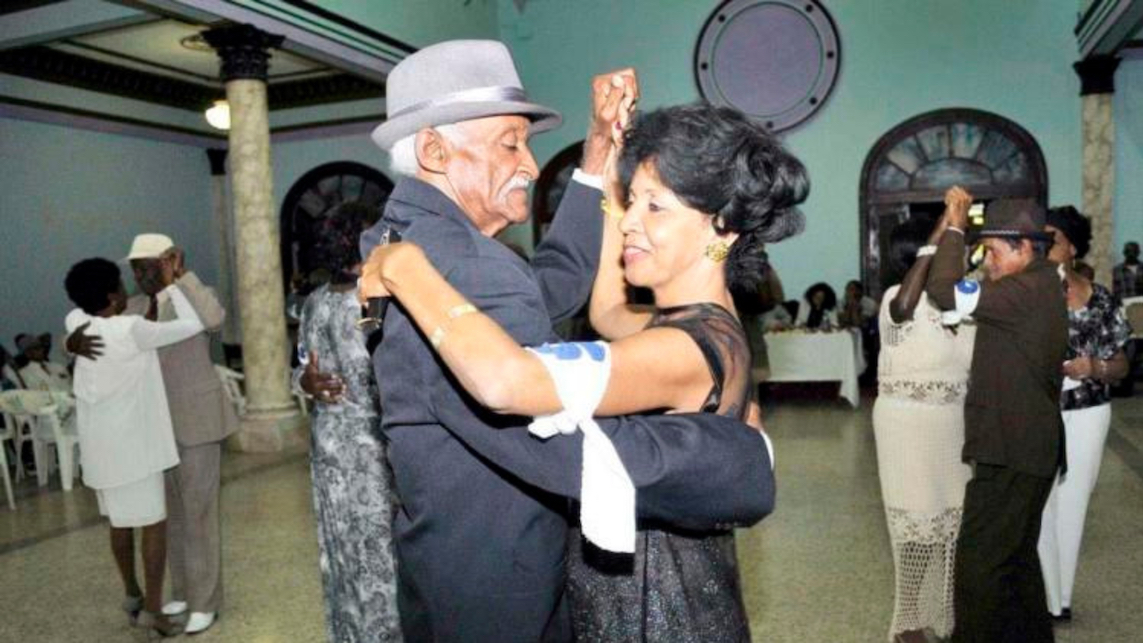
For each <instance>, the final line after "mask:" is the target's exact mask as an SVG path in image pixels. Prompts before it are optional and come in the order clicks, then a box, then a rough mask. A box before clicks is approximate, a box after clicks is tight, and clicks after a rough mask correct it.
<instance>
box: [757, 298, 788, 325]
mask: <svg viewBox="0 0 1143 643" xmlns="http://www.w3.org/2000/svg"><path fill="white" fill-rule="evenodd" d="M795 303H796V302H795ZM760 320H761V322H762V331H763V332H770V331H772V330H786V329H789V328H793V327H794V317H793V315H791V314H790V310H789V308H787V307H786V305H785V304H780V305H778V306H774V308H773V309H771V310H768V311H766V312H765V313H763V314H762V316H761V317H760Z"/></svg>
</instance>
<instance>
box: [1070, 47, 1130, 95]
mask: <svg viewBox="0 0 1143 643" xmlns="http://www.w3.org/2000/svg"><path fill="white" fill-rule="evenodd" d="M1117 67H1119V58H1118V57H1116V56H1111V55H1099V56H1088V57H1087V58H1084V59H1083V60H1081V61H1079V62H1077V63H1075V64H1074V65H1072V69H1075V70H1076V74H1078V75H1079V77H1080V96H1087V95H1089V94H1114V93H1115V70H1116V68H1117Z"/></svg>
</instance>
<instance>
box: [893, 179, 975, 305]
mask: <svg viewBox="0 0 1143 643" xmlns="http://www.w3.org/2000/svg"><path fill="white" fill-rule="evenodd" d="M962 192H963V191H962ZM950 194H951V190H950ZM964 194H965V196H967V194H968V193H964ZM949 198H950V197H949V196H946V197H945V200H946V202H947V201H948V199H949ZM968 200H969V205H972V197H968ZM946 227H948V217H945V216H942V217H941V218H940V220H939V221H937V225H936V227H935V228H933V232H932V234H930V235H929V241H928V243H927V244H926V245H927V246H934V248H933V250H934V251H933V253H932V254H926V255H921V256H918V257H917V260H916V261H914V262H913V265H912V266H910V267H909V271H908V272H906V273H905V278H904V279H902V280H901V288H900V289H899V290H898V291H897V296H896V297H894V298H893V301H891V302H889V317H890V319H892V320H893V323H894V324H902V323H904V322H907V321H910V320H912V319H913V311H914V310H916V309H917V304H918V303H919V302H920V301H921V293H923V292H925V281H926V280H927V279H928V278H929V266H930V265H931V264H932V263H933V256H934V255H935V254H936V248H935V246H936V245H937V243H938V242H940V240H941V235H943V234H944V233H945V228H946Z"/></svg>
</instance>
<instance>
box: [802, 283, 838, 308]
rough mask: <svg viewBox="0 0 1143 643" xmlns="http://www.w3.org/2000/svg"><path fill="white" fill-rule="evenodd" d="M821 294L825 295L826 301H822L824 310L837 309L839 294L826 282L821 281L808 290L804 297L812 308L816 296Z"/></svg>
mask: <svg viewBox="0 0 1143 643" xmlns="http://www.w3.org/2000/svg"><path fill="white" fill-rule="evenodd" d="M819 292H823V293H825V299H824V300H823V301H822V310H833V309H834V308H837V293H835V292H834V291H833V288H832V287H831V286H830V285H829V284H827V283H826V282H824V281H819V282H818V283H816V284H814V285H812V286H810V287H809V288H807V289H806V294H805V295H804V297H805V298H806V303H808V304H809V305H810V306H811V307H812V306H813V305H814V295H815V294H817V293H819Z"/></svg>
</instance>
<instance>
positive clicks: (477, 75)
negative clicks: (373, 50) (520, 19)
mask: <svg viewBox="0 0 1143 643" xmlns="http://www.w3.org/2000/svg"><path fill="white" fill-rule="evenodd" d="M385 101H386V107H387V111H388V117H387V119H386V120H385V122H384V123H381V124H380V125H378V126H377V128H376V129H374V130H373V142H374V143H376V144H377V145H378V146H380V147H381V149H384V150H388V149H389V148H391V147H392V146H393V144H394V143H396V142H397V141H399V140H401V139H402V138H404V137H406V136H409V135H410V134H416V133H417V132H418V131H419V130H421V129H424V128H426V127H434V126H437V125H445V124H448V123H458V122H460V121H467V120H472V119H474V118H484V117H486V116H500V115H502V114H519V115H521V116H527V117H528V118H530V119H531V120H532V127H531V131H532V133H533V134H535V133H537V132H544V131H547V130H550V129H553V128H555V127H557V126H559V124H560V121H561V120H562V119H561V118H560V113H559V112H557V111H556V110H554V109H551V108H549V107H544V106H543V105H537V104H535V103H531V102H528V96H527V95H526V94H525V93H524V86H523V85H522V84H521V83H520V76H519V74H517V73H516V65H515V64H513V62H512V55H511V54H510V53H508V48H507V47H505V46H504V44H503V43H501V42H497V41H495V40H450V41H447V42H442V43H438V44H435V45H431V46H429V47H425V48H424V49H421V50H420V51H417V52H416V53H414V54H412V55H410V56H409V57H408V58H405V59H404V60H402V61H401V62H400V63H398V64H397V66H396V67H394V68H393V71H392V72H390V73H389V77H388V78H387V79H386V80H385Z"/></svg>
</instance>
